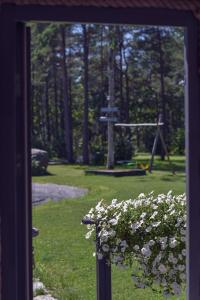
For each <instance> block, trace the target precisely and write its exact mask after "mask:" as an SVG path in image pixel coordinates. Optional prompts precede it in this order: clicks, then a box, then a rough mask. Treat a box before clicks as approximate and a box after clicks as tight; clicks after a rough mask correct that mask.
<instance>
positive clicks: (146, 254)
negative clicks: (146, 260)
mask: <svg viewBox="0 0 200 300" xmlns="http://www.w3.org/2000/svg"><path fill="white" fill-rule="evenodd" d="M141 252H142V254H143V255H144V256H146V257H149V256H150V255H151V250H150V249H149V247H143V248H142V249H141Z"/></svg>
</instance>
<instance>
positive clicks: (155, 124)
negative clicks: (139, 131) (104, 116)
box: [115, 123, 164, 127]
mask: <svg viewBox="0 0 200 300" xmlns="http://www.w3.org/2000/svg"><path fill="white" fill-rule="evenodd" d="M163 125H164V123H138V124H126V123H117V124H115V126H119V127H145V126H146V127H149V126H156V127H158V126H163Z"/></svg>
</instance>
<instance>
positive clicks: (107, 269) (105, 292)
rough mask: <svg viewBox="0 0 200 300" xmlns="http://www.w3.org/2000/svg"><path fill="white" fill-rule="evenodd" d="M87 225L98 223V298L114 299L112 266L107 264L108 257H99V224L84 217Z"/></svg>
mask: <svg viewBox="0 0 200 300" xmlns="http://www.w3.org/2000/svg"><path fill="white" fill-rule="evenodd" d="M82 223H83V224H85V225H89V224H90V225H92V224H95V225H96V299H97V300H112V280H111V266H110V265H108V264H107V261H106V258H105V257H104V258H103V259H98V256H97V253H98V252H99V247H100V239H99V227H98V224H97V223H95V222H94V221H92V220H88V219H83V220H82Z"/></svg>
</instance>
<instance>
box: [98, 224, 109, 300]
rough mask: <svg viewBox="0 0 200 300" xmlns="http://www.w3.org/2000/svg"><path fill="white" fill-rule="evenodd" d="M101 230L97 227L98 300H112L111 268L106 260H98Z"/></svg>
mask: <svg viewBox="0 0 200 300" xmlns="http://www.w3.org/2000/svg"><path fill="white" fill-rule="evenodd" d="M98 234H99V228H98V225H96V282H97V283H96V284H97V300H111V299H112V289H111V266H110V265H108V263H107V261H106V258H105V257H103V258H102V259H98V256H97V253H98V252H99V247H100V239H99V236H98Z"/></svg>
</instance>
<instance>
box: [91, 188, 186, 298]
mask: <svg viewBox="0 0 200 300" xmlns="http://www.w3.org/2000/svg"><path fill="white" fill-rule="evenodd" d="M86 218H89V219H92V220H94V221H95V222H96V223H98V224H99V239H100V247H99V251H98V253H97V256H98V259H102V258H103V257H106V259H107V261H108V263H112V264H116V265H117V266H119V267H127V266H128V265H129V266H131V265H132V263H133V261H135V260H136V261H137V262H138V263H139V264H138V265H139V268H138V270H134V272H133V274H132V279H133V281H134V284H135V286H136V287H138V288H145V287H147V286H149V287H151V288H152V289H153V290H156V291H159V292H162V293H163V295H164V296H166V297H169V296H172V295H176V296H179V295H180V294H181V292H182V288H184V287H185V278H186V274H185V273H186V269H185V264H186V249H185V248H186V238H185V235H186V197H185V194H182V195H179V196H173V195H172V192H171V191H170V192H169V193H168V194H167V195H164V194H160V195H158V196H157V197H155V196H154V194H153V192H152V193H150V194H148V195H144V194H140V195H139V196H138V198H136V199H133V200H127V201H122V202H118V201H117V200H116V199H114V200H113V201H112V203H111V204H110V205H106V204H104V202H103V201H100V202H99V203H98V204H97V206H96V207H95V208H92V209H91V210H90V211H89V213H88V214H87V215H86ZM94 235H95V225H88V232H87V234H86V238H91V237H92V238H95V237H94Z"/></svg>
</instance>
